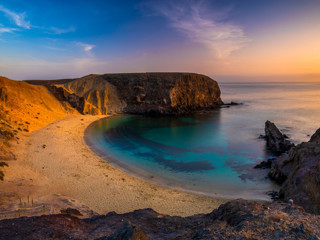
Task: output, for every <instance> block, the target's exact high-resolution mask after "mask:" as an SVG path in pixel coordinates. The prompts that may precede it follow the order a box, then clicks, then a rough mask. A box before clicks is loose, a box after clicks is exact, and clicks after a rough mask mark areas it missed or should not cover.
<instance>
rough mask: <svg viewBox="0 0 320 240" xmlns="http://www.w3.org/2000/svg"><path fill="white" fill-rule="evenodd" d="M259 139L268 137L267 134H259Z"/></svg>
mask: <svg viewBox="0 0 320 240" xmlns="http://www.w3.org/2000/svg"><path fill="white" fill-rule="evenodd" d="M258 139H266V136H265V135H262V134H260V135H259V137H258Z"/></svg>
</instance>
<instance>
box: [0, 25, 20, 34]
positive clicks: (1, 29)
mask: <svg viewBox="0 0 320 240" xmlns="http://www.w3.org/2000/svg"><path fill="white" fill-rule="evenodd" d="M17 30H18V29H16V28H8V27H1V26H0V33H12V32H15V31H17Z"/></svg>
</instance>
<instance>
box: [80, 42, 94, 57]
mask: <svg viewBox="0 0 320 240" xmlns="http://www.w3.org/2000/svg"><path fill="white" fill-rule="evenodd" d="M77 45H78V46H79V47H81V48H82V50H83V51H85V52H86V53H87V54H88V55H90V56H91V55H92V52H91V50H92V49H93V48H94V47H95V45H92V44H87V43H83V42H77Z"/></svg>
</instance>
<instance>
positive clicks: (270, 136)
mask: <svg viewBox="0 0 320 240" xmlns="http://www.w3.org/2000/svg"><path fill="white" fill-rule="evenodd" d="M264 130H265V138H266V140H267V147H268V149H269V150H271V151H272V152H273V153H275V154H278V155H280V154H281V153H283V152H286V151H288V150H290V148H292V147H293V146H294V144H293V143H291V142H290V141H288V140H287V139H286V138H285V136H284V135H283V134H282V133H281V132H280V130H279V129H278V128H277V126H276V125H275V124H274V123H273V122H270V121H269V120H268V121H266V123H265V129H264Z"/></svg>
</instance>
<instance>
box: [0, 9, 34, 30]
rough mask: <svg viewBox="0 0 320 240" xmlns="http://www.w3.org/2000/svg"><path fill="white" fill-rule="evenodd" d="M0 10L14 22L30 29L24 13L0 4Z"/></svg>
mask: <svg viewBox="0 0 320 240" xmlns="http://www.w3.org/2000/svg"><path fill="white" fill-rule="evenodd" d="M0 11H1V12H3V13H5V14H6V15H7V16H8V17H9V18H10V19H11V20H13V21H14V23H15V24H16V25H17V26H18V27H21V28H25V29H30V27H31V24H30V22H29V21H27V20H25V18H26V14H25V13H15V12H13V11H11V10H9V9H7V8H5V7H3V6H1V5H0Z"/></svg>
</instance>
